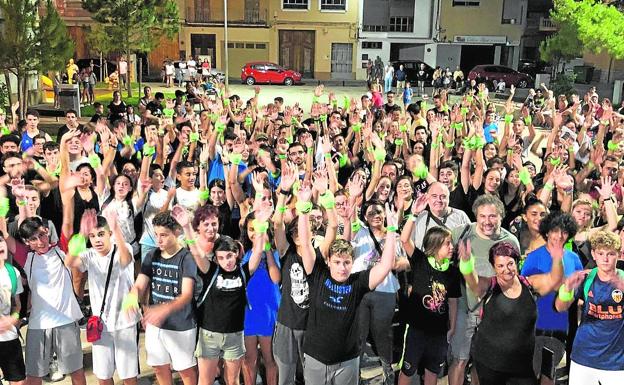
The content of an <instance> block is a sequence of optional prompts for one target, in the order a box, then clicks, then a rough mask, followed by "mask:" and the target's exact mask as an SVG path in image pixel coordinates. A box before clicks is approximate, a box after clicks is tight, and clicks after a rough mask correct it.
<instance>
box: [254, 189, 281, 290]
mask: <svg viewBox="0 0 624 385" xmlns="http://www.w3.org/2000/svg"><path fill="white" fill-rule="evenodd" d="M260 193H262V191H260ZM253 210H254V215H255V217H256V219H255V220H254V222H253V226H254V237H253V249H252V251H251V256H250V257H249V272H250V273H251V274H253V273H254V272H255V271H256V270H257V269H258V266H259V265H260V261H261V259H262V255H263V254H264V253H265V251H264V250H265V248H264V246H265V244H266V243H267V242H269V238H268V237H267V230H268V228H269V218H271V214H273V203H272V202H270V201H262V200H261V199H256V200H254V206H253ZM269 252H270V251H269ZM266 258H267V265H269V266H268V267H269V274H271V272H272V270H273V271H274V270H275V266H273V268H271V266H270V264H269V261H268V260H269V259H271V260H272V259H273V256H272V255H268V256H267V257H266ZM273 265H274V264H273ZM278 281H279V280H278Z"/></svg>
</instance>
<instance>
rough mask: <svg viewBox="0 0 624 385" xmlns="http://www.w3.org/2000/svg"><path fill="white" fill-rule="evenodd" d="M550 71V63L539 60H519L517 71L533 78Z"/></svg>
mask: <svg viewBox="0 0 624 385" xmlns="http://www.w3.org/2000/svg"><path fill="white" fill-rule="evenodd" d="M551 70H552V67H551V65H550V63H547V62H545V61H541V60H530V59H520V63H518V71H520V72H522V73H524V74H527V75H531V76H532V77H533V78H535V75H537V74H549V73H550V72H551Z"/></svg>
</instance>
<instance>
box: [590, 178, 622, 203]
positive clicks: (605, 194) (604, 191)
mask: <svg viewBox="0 0 624 385" xmlns="http://www.w3.org/2000/svg"><path fill="white" fill-rule="evenodd" d="M600 182H601V183H600V187H598V186H596V187H594V188H595V189H596V190H598V194H600V198H601V199H602V200H603V201H604V200H607V199H609V197H610V196H611V195H612V194H613V187H614V186H615V184H616V182H617V181H611V177H610V176H606V177H601V178H600Z"/></svg>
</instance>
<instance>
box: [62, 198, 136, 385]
mask: <svg viewBox="0 0 624 385" xmlns="http://www.w3.org/2000/svg"><path fill="white" fill-rule="evenodd" d="M104 215H105V218H104V217H101V216H97V215H96V213H95V210H87V212H85V214H84V215H83V217H82V220H81V222H80V234H77V235H74V237H72V240H71V241H70V243H69V250H68V255H67V258H66V259H65V265H66V266H67V267H69V268H75V269H80V271H82V272H86V271H89V275H88V277H89V299H90V303H91V308H92V309H93V315H94V316H98V317H100V318H101V320H102V323H103V326H104V328H103V330H102V332H101V337H100V339H99V340H97V341H94V342H93V347H92V355H93V374H95V377H97V379H98V381H99V384H100V385H113V383H114V382H113V374H114V372H115V369H117V374H118V376H119V378H121V379H122V380H123V383H124V385H135V384H136V383H137V376H138V374H139V362H138V356H139V351H138V345H137V322H138V314H135V315H134V316H132V317H126V315H125V314H123V313H122V312H121V305H122V302H123V298H124V296H125V295H126V294H128V293H129V292H130V289H131V288H132V285H133V284H134V264H133V262H134V260H133V258H132V247H131V246H130V245H129V244H128V243H127V242H125V240H124V237H123V234H122V232H121V229H120V226H119V222H118V220H117V214H116V213H115V211H114V210H113V209H108V210H105V212H104ZM86 237H88V239H89V241H90V242H91V246H92V247H91V248H89V249H86V248H85V244H86ZM111 263H112V265H111Z"/></svg>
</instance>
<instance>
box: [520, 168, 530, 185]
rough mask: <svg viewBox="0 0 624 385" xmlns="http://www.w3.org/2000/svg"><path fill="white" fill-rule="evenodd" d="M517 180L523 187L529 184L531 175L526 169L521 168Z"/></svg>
mask: <svg viewBox="0 0 624 385" xmlns="http://www.w3.org/2000/svg"><path fill="white" fill-rule="evenodd" d="M518 178H520V182H522V184H523V185H525V186H527V185H529V184H530V183H531V173H530V172H529V170H527V169H526V167H523V168H522V170H520V172H518Z"/></svg>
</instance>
